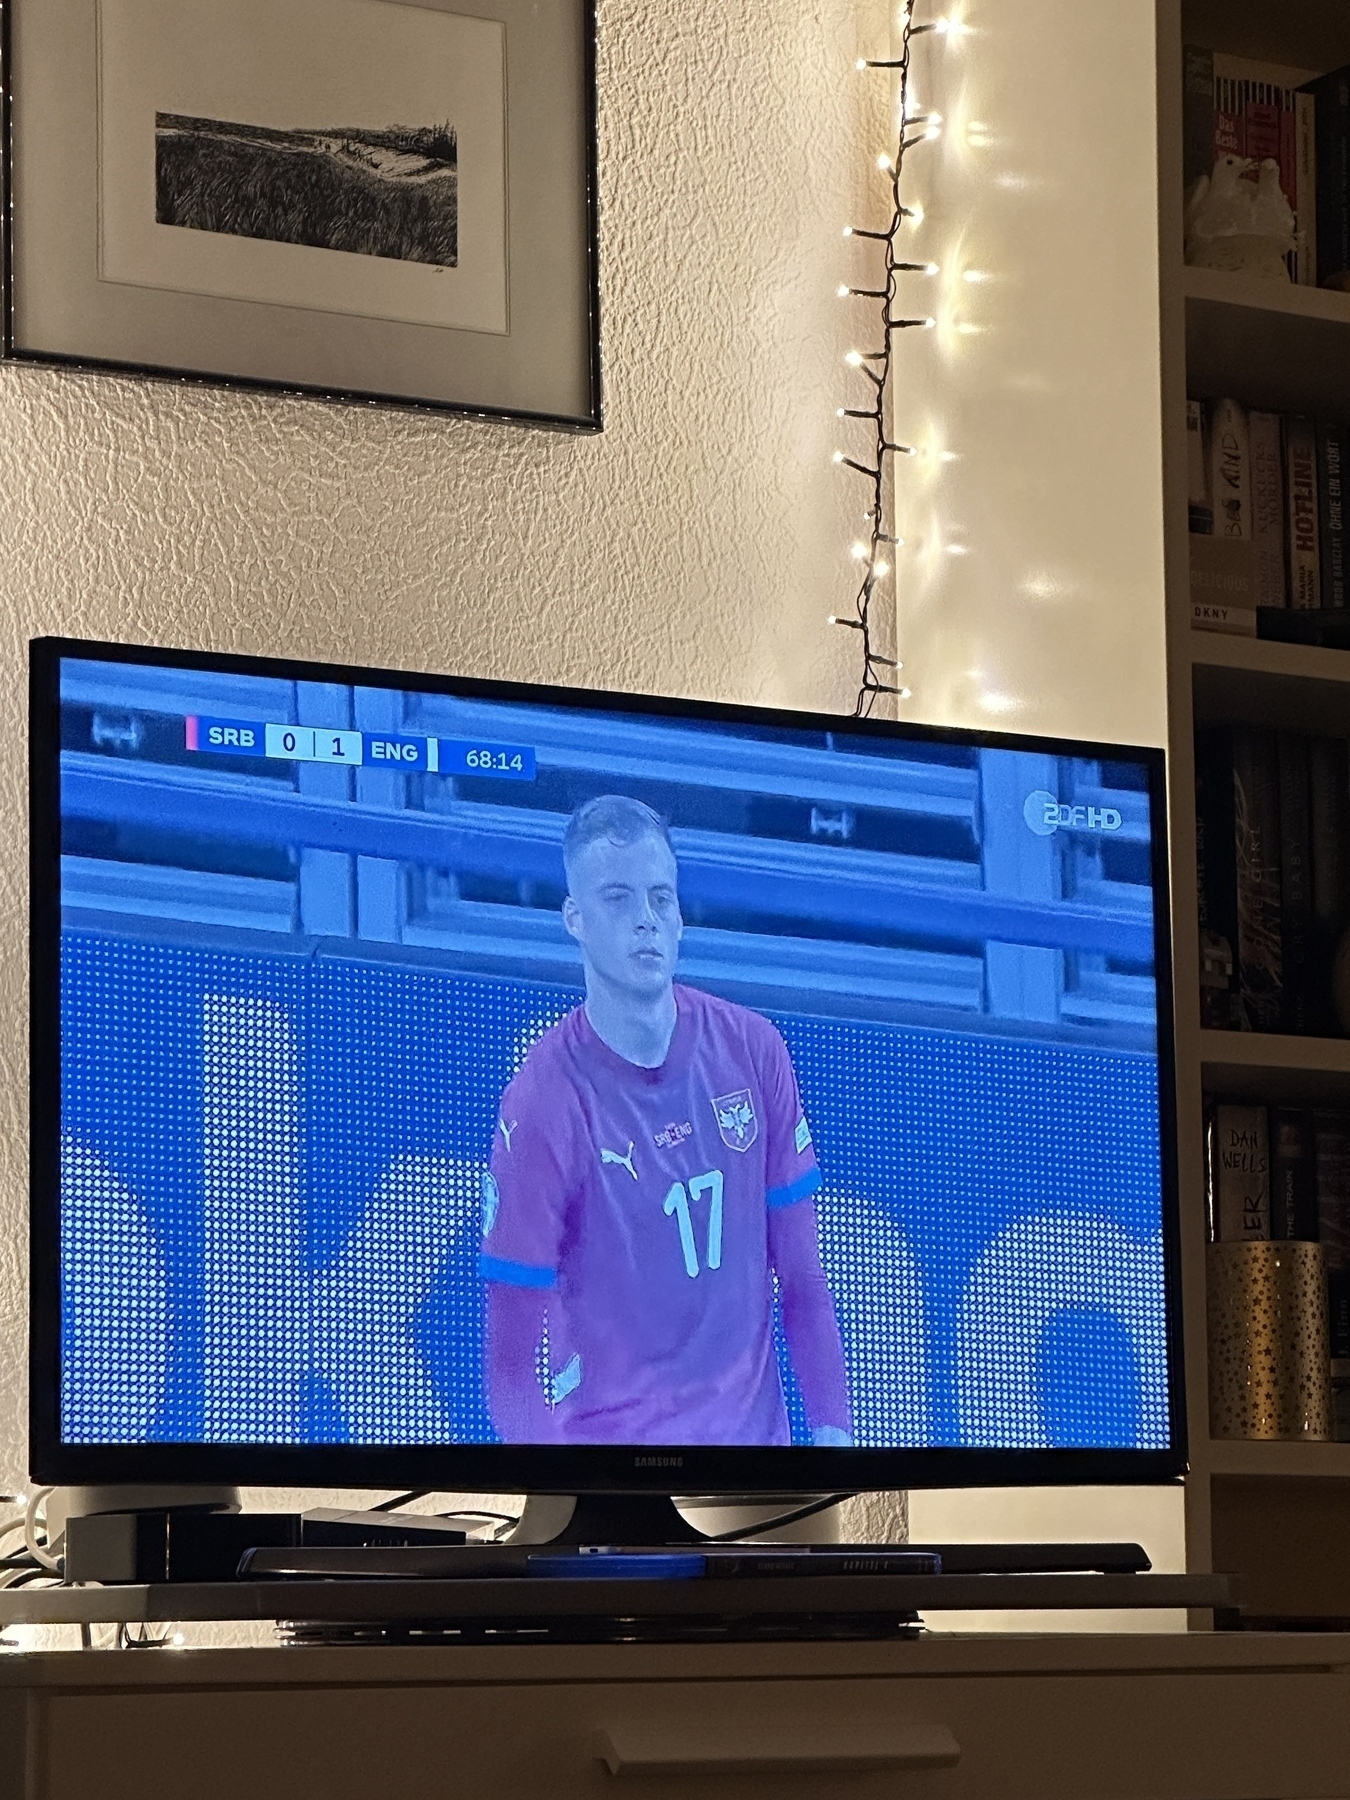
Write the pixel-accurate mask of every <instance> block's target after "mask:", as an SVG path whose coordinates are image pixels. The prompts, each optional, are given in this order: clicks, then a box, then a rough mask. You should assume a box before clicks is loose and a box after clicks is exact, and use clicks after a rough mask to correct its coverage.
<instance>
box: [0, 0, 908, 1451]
mask: <svg viewBox="0 0 1350 1800" xmlns="http://www.w3.org/2000/svg"><path fill="white" fill-rule="evenodd" d="M600 13H601V21H600V66H599V79H600V96H601V108H600V132H601V159H600V160H601V203H602V232H603V266H602V287H603V295H602V307H603V325H604V340H605V389H606V416H607V429H606V431H605V432H604V434H603V435H602V436H600V437H595V438H574V437H568V436H563V435H555V434H552V433H547V432H541V431H534V430H527V429H523V428H520V427H514V426H510V425H500V424H478V423H473V422H469V421H462V420H454V419H446V418H424V417H418V416H413V415H409V414H403V413H397V412H392V411H373V410H364V409H361V408H356V407H329V406H326V405H323V404H321V403H317V402H314V401H292V400H286V399H277V398H273V397H261V396H250V395H246V394H231V393H223V392H218V391H211V390H194V389H188V388H178V387H174V386H168V385H164V384H151V383H145V382H139V381H132V380H117V379H110V378H108V377H105V376H96V375H79V374H67V373H55V372H52V371H48V370H39V369H17V368H5V369H3V370H0V493H3V495H4V503H3V506H2V507H0V903H2V904H3V909H4V910H3V917H4V919H5V920H6V928H5V931H4V935H3V948H2V950H0V1059H3V1060H2V1061H0V1069H2V1070H3V1080H2V1081H0V1208H2V1209H3V1210H2V1212H0V1220H2V1223H0V1482H3V1483H5V1484H10V1483H13V1482H15V1481H17V1480H18V1479H20V1478H21V1476H22V1474H23V1472H24V1464H25V1451H24V1442H25V1430H24V1423H23V1415H24V1394H25V1371H24V1332H25V1310H26V1309H25V1303H24V1280H25V1274H24V1249H23V1241H24V1229H25V1227H24V1217H25V1203H26V1171H25V1154H26V1152H25V1101H24V1092H25V1079H26V1075H25V1058H24V1042H25V1024H24V972H25V946H24V891H25V872H24V861H23V855H24V852H23V845H24V823H23V821H24V797H23V795H24V723H23V721H24V699H23V669H24V654H25V641H26V639H27V638H28V637H29V636H30V635H32V634H34V633H38V632H69V633H72V634H89V635H97V636H106V637H113V638H127V639H132V640H136V641H143V642H160V643H167V644H180V645H201V646H207V647H210V648H213V649H229V650H249V651H259V652H274V653H279V654H295V655H312V656H316V657H323V658H336V659H343V660H350V661H357V662H367V663H372V664H377V665H392V666H396V667H407V668H412V669H448V670H457V671H459V672H462V673H468V674H475V675H500V676H516V677H521V678H525V679H529V678H543V679H549V680H554V681H562V682H579V683H592V684H594V685H596V686H603V687H613V688H631V689H648V690H665V691H669V692H672V693H676V694H680V693H684V694H697V695H703V696H712V697H716V698H726V699H743V700H760V701H765V702H769V703H775V704H784V705H811V706H819V707H823V708H828V709H837V708H846V707H848V706H849V705H850V704H851V700H852V692H853V684H854V669H853V666H852V650H853V645H852V642H851V641H850V639H849V636H848V634H845V633H842V632H835V633H831V632H830V630H829V628H828V627H827V626H826V625H825V623H824V618H825V614H826V613H827V612H829V611H830V610H831V608H832V607H835V606H841V604H842V603H843V602H844V601H845V599H846V598H847V588H848V584H847V579H846V577H845V575H844V568H843V564H842V561H841V557H840V546H841V544H842V543H844V542H845V541H846V539H847V535H848V534H849V532H850V531H851V529H852V526H851V524H850V515H851V514H852V512H853V511H854V506H853V501H854V496H853V495H852V493H851V492H850V491H849V490H848V489H847V488H846V487H844V486H843V484H841V482H840V480H839V478H838V475H837V472H836V471H835V470H834V469H833V468H832V467H831V466H830V460H829V457H830V451H831V449H832V447H833V444H834V426H835V420H834V408H835V406H836V405H837V404H839V401H840V394H839V391H838V388H839V383H838V375H839V373H840V369H841V365H840V361H839V358H840V355H841V352H842V350H843V348H844V347H845V342H846V339H845V335H844V334H845V333H846V329H847V321H846V318H845V317H844V311H843V309H842V308H841V306H840V303H839V302H838V301H837V300H836V299H835V298H834V287H835V284H836V283H837V282H838V280H839V277H840V268H839V255H840V249H841V243H840V236H839V233H840V227H841V224H842V222H843V221H844V220H845V219H847V218H849V217H851V216H856V215H857V214H858V213H859V212H860V210H865V209H866V205H867V188H868V176H867V168H868V161H869V153H870V152H871V151H872V150H874V148H875V145H876V143H877V141H878V140H879V135H880V134H881V133H882V131H883V130H884V126H885V118H886V95H885V92H884V84H883V83H881V82H876V83H872V84H869V83H860V82H859V80H858V78H857V77H856V76H855V74H854V72H853V61H854V58H855V56H856V55H857V54H858V53H859V47H860V45H859V38H858V36H857V33H858V32H859V31H862V32H863V33H866V32H867V31H869V30H873V31H874V32H875V34H876V36H875V37H874V39H873V41H874V42H875V41H884V31H885V12H884V8H883V9H881V10H880V12H879V20H872V19H869V17H868V13H867V4H866V3H865V4H864V5H863V7H862V8H861V10H860V11H859V12H857V13H856V14H855V10H854V8H853V7H852V6H838V5H822V4H820V3H819V0H738V4H736V5H735V6H726V5H723V4H721V0H682V4H680V5H677V6H670V5H666V4H658V3H657V0H602V4H601V8H600ZM869 108H871V109H873V110H871V111H869ZM540 279H541V280H547V271H546V270H541V271H540ZM841 584H842V585H841Z"/></svg>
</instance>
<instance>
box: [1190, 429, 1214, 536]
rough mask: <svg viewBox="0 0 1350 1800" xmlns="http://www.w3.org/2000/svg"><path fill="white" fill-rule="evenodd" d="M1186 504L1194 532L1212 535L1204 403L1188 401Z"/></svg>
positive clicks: (1212, 513) (1212, 518) (1212, 524)
mask: <svg viewBox="0 0 1350 1800" xmlns="http://www.w3.org/2000/svg"><path fill="white" fill-rule="evenodd" d="M1186 504H1187V510H1188V513H1189V518H1190V528H1191V530H1192V531H1193V532H1195V533H1197V534H1198V535H1199V536H1201V537H1210V536H1212V534H1213V531H1214V508H1213V507H1212V506H1211V505H1210V500H1209V464H1208V460H1207V457H1206V452H1205V403H1204V401H1203V400H1188V401H1187V402H1186Z"/></svg>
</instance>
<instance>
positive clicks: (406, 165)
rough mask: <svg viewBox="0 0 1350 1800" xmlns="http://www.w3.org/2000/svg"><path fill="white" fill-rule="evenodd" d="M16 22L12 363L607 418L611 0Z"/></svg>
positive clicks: (97, 9) (334, 0)
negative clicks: (24, 360) (598, 123)
mask: <svg viewBox="0 0 1350 1800" xmlns="http://www.w3.org/2000/svg"><path fill="white" fill-rule="evenodd" d="M9 34H10V35H9V42H8V45H7V57H6V59H7V65H8V71H9V74H10V79H11V83H12V91H13V95H14V103H13V123H12V130H11V143H10V151H11V194H12V210H13V218H12V228H11V232H12V235H11V240H10V243H9V244H8V246H7V249H8V252H9V254H8V256H7V258H6V274H7V280H8V299H9V315H8V327H9V331H8V342H7V345H6V348H7V350H8V352H9V353H10V354H11V355H16V356H20V357H29V358H34V359H38V360H69V361H75V362H87V363H93V364H103V365H122V366H127V367H130V368H133V369H137V370H140V371H143V372H148V373H175V372H177V373H182V374H186V375H197V376H202V377H205V378H207V379H212V378H224V379H227V380H234V381H240V382H248V383H254V384H265V385H280V386H286V387H301V388H310V389H316V390H318V391H321V392H327V393H334V394H339V395H350V396H358V397H370V398H377V399H386V400H389V401H392V402H395V403H410V404H425V405H432V406H443V407H452V408H462V409H467V410H472V411H492V412H502V413H512V414H521V415H525V416H529V417H534V418H539V419H545V420H552V421H557V422H559V423H563V424H570V425H574V426H580V427H592V428H593V427H595V426H598V424H599V399H598V349H597V323H596V300H595V288H596V273H595V254H596V246H595V228H594V95H593V79H594V77H593V61H592V47H593V17H592V9H591V4H590V0H548V3H547V4H545V5H539V4H538V0H11V4H10V9H9ZM541 274H542V275H544V276H546V279H541Z"/></svg>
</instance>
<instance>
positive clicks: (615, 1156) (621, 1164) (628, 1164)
mask: <svg viewBox="0 0 1350 1800" xmlns="http://www.w3.org/2000/svg"><path fill="white" fill-rule="evenodd" d="M633 1149H634V1146H633V1145H632V1144H631V1143H630V1144H629V1146H628V1154H627V1155H626V1156H620V1155H619V1153H618V1151H617V1150H603V1149H602V1150H601V1152H600V1161H601V1162H602V1163H613V1164H614V1165H615V1167H616V1168H620V1169H627V1171H628V1173H629V1174H630V1175H631V1176H632V1177H633V1180H634V1181H636V1180H637V1178H638V1172H637V1170H636V1169H635V1168H634V1167H633Z"/></svg>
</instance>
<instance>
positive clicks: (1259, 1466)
mask: <svg viewBox="0 0 1350 1800" xmlns="http://www.w3.org/2000/svg"><path fill="white" fill-rule="evenodd" d="M1206 1458H1207V1460H1208V1463H1209V1470H1210V1474H1211V1475H1246V1476H1264V1475H1271V1476H1278V1477H1284V1478H1286V1479H1288V1478H1290V1477H1292V1478H1293V1479H1295V1480H1298V1481H1317V1480H1327V1479H1330V1480H1333V1481H1350V1444H1275V1443H1238V1442H1235V1441H1234V1440H1233V1439H1231V1438H1211V1439H1210V1440H1209V1443H1208V1445H1207V1446H1206Z"/></svg>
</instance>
